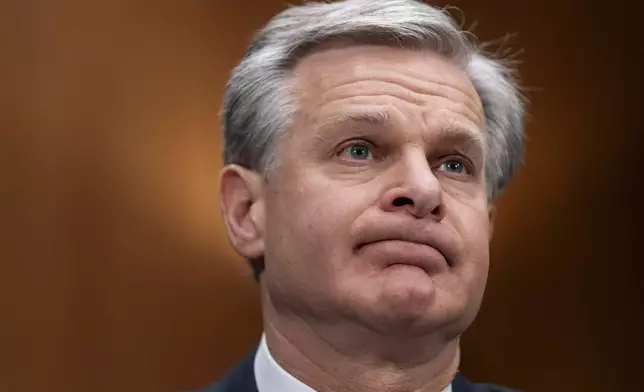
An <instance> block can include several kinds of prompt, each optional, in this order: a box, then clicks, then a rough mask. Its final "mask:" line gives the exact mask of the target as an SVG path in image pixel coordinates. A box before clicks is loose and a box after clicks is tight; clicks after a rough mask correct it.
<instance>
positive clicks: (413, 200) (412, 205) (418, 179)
mask: <svg viewBox="0 0 644 392" xmlns="http://www.w3.org/2000/svg"><path fill="white" fill-rule="evenodd" d="M392 178H393V180H392V181H391V184H390V185H389V188H388V189H387V190H386V191H385V192H384V193H383V195H382V197H381V200H380V207H381V208H382V209H383V210H385V211H388V212H402V213H406V214H409V215H411V216H413V217H414V218H419V219H420V218H431V219H432V220H435V221H437V222H440V221H441V220H442V219H443V218H444V217H445V206H444V205H443V200H442V190H441V185H440V182H439V180H438V178H437V177H436V175H435V174H434V172H433V171H432V169H431V167H430V165H429V163H428V162H427V159H426V157H425V154H424V153H423V152H421V151H417V152H414V153H410V154H408V155H407V156H405V157H403V158H402V159H401V160H400V161H399V162H397V164H396V167H395V170H393V173H392Z"/></svg>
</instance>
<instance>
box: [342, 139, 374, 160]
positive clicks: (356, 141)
mask: <svg viewBox="0 0 644 392" xmlns="http://www.w3.org/2000/svg"><path fill="white" fill-rule="evenodd" d="M353 145H364V146H366V147H368V148H369V151H371V153H372V154H374V153H375V151H374V150H375V149H376V145H375V144H373V143H372V142H370V141H369V140H366V139H363V138H354V139H348V140H345V141H343V142H341V143H338V145H337V147H336V148H335V149H334V150H333V151H334V155H335V156H338V155H340V154H341V153H342V152H344V151H345V150H346V149H347V148H348V147H350V146H353Z"/></svg>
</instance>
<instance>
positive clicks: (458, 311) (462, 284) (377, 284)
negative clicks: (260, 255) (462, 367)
mask: <svg viewBox="0 0 644 392" xmlns="http://www.w3.org/2000/svg"><path fill="white" fill-rule="evenodd" d="M294 82H295V97H296V99H297V102H298V104H299V111H298V114H297V116H296V119H295V121H294V123H293V126H292V127H291V128H289V129H288V130H287V131H286V132H285V135H284V136H283V137H282V138H280V140H279V141H278V142H277V156H278V162H277V165H276V166H275V169H274V171H272V172H271V174H270V175H269V180H268V182H267V183H266V187H265V188H264V195H263V198H264V202H265V214H266V215H265V229H264V236H265V238H264V257H265V264H266V269H265V271H264V273H263V274H262V285H263V286H264V290H265V293H266V294H267V295H268V296H269V297H270V299H271V301H272V302H273V304H274V306H275V307H276V308H278V309H283V310H284V309H288V311H291V312H295V313H296V314H300V315H302V316H305V317H314V318H316V319H318V320H322V321H328V322H333V321H335V320H345V321H346V320H349V321H351V322H355V323H358V324H361V325H364V326H367V327H368V328H371V329H376V330H378V331H380V332H382V333H393V332H401V333H402V332H404V333H409V332H414V333H426V332H427V331H428V330H438V331H441V332H443V333H444V334H445V335H446V336H450V337H453V336H455V335H457V334H459V333H460V332H462V331H463V330H464V329H465V328H467V326H468V325H469V324H470V323H471V321H472V320H473V319H474V317H475V315H476V313H477V311H478V308H479V306H480V302H481V299H482V296H483V291H484V288H485V282H486V278H487V269H488V244H489V236H490V219H489V206H488V203H487V199H486V189H485V183H484V178H485V175H484V174H485V173H484V162H485V157H486V154H487V151H486V147H485V142H484V140H485V134H484V127H483V124H484V118H483V110H482V106H481V103H480V101H479V98H478V96H477V94H476V92H475V90H474V88H473V86H472V85H471V83H470V81H469V79H468V77H467V75H466V74H465V73H464V72H463V71H462V70H461V69H460V68H459V67H457V66H456V65H454V64H453V63H451V62H450V61H449V60H447V59H445V58H443V57H441V56H439V55H437V54H434V53H431V52H428V51H409V50H403V49H399V48H391V47H384V46H353V47H343V48H332V49H327V50H324V51H320V52H317V53H315V54H312V55H310V56H308V57H306V58H304V59H303V60H301V61H300V62H299V63H298V65H297V66H296V68H295V70H294Z"/></svg>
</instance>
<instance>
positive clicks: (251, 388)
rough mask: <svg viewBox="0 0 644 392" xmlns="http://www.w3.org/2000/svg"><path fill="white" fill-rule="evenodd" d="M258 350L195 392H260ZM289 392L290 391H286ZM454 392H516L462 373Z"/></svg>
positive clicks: (455, 380) (453, 383)
mask: <svg viewBox="0 0 644 392" xmlns="http://www.w3.org/2000/svg"><path fill="white" fill-rule="evenodd" d="M256 351H257V348H255V349H253V350H251V351H250V352H249V353H248V354H247V355H246V357H244V359H242V360H241V362H239V363H238V364H237V366H236V367H235V368H233V369H232V370H231V371H230V372H229V373H228V374H226V375H225V376H224V377H223V378H222V379H221V380H219V381H217V382H216V383H214V384H212V385H211V386H209V387H206V388H204V389H201V390H199V391H195V392H258V391H257V385H256V384H255V369H254V366H253V362H254V359H255V352H256ZM284 392H288V391H284ZM452 392H516V391H513V390H511V389H507V388H503V387H499V386H496V385H490V384H474V383H470V382H469V381H467V379H466V378H465V377H464V376H463V375H461V374H460V373H459V374H457V375H456V377H454V380H453V381H452Z"/></svg>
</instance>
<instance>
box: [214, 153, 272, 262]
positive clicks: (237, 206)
mask: <svg viewBox="0 0 644 392" xmlns="http://www.w3.org/2000/svg"><path fill="white" fill-rule="evenodd" d="M263 195H264V179H263V178H262V176H261V175H260V174H259V173H257V172H254V171H252V170H248V169H246V168H244V167H241V166H239V165H227V166H225V167H224V168H223V169H222V171H221V174H220V176H219V200H220V204H219V206H220V208H221V212H222V215H223V217H224V223H225V225H226V230H227V232H228V240H229V241H230V243H231V245H232V246H233V248H235V250H236V251H237V253H239V254H240V255H241V256H243V257H244V258H246V259H249V260H253V259H256V258H258V257H260V256H262V255H263V254H264V211H265V210H264V196H263Z"/></svg>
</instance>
